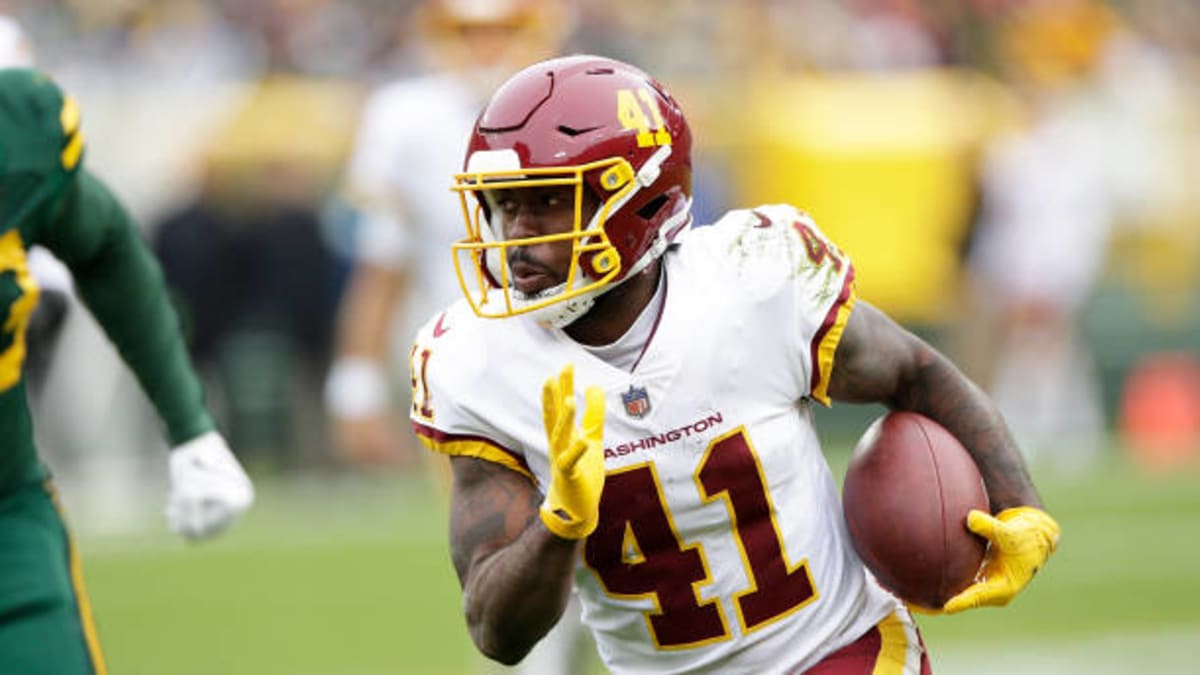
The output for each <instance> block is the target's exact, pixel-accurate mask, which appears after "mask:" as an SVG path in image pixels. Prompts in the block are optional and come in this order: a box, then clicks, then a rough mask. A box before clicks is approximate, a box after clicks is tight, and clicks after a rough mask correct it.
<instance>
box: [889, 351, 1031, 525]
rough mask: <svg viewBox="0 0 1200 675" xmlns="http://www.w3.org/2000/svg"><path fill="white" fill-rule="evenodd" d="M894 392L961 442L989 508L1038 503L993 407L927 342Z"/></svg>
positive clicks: (898, 402)
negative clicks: (903, 383) (976, 471)
mask: <svg viewBox="0 0 1200 675" xmlns="http://www.w3.org/2000/svg"><path fill="white" fill-rule="evenodd" d="M896 393H897V395H896V397H895V400H894V406H895V407H897V408H900V409H903V410H912V411H915V412H919V413H921V414H923V415H925V416H927V417H929V418H930V419H933V420H936V421H937V422H938V423H940V424H941V425H942V426H944V427H946V429H948V430H949V431H950V433H952V434H954V436H955V437H956V438H958V440H960V441H961V442H962V443H963V445H964V446H965V447H966V448H967V450H968V451H969V452H970V453H971V456H972V458H974V460H975V463H976V464H977V465H978V466H979V471H980V473H981V474H982V476H983V480H984V484H986V485H987V488H988V498H989V499H990V501H991V506H992V509H993V511H999V510H1001V509H1004V508H1007V507H1010V506H1018V505H1022V504H1027V505H1032V506H1041V501H1040V499H1039V498H1038V495H1037V492H1036V490H1035V489H1034V487H1033V483H1032V481H1031V480H1030V478H1029V474H1028V471H1027V470H1026V468H1025V462H1024V461H1023V459H1022V456H1021V453H1020V451H1019V450H1018V448H1017V445H1016V443H1015V442H1014V441H1013V438H1012V435H1011V434H1010V433H1009V431H1008V427H1007V426H1006V425H1005V423H1004V419H1003V418H1002V417H1001V416H1000V413H999V411H998V410H997V409H996V406H995V405H994V404H993V403H992V402H991V400H990V399H989V398H988V397H987V395H986V394H985V393H984V392H983V391H982V390H981V389H980V388H979V387H977V386H976V385H975V384H974V383H972V382H971V381H970V380H969V379H968V378H967V377H966V376H965V375H963V374H962V373H961V372H960V371H959V370H958V369H957V368H955V367H954V365H953V364H952V363H950V362H949V361H948V360H947V359H946V358H945V357H944V356H942V355H941V354H938V353H937V352H935V351H934V350H933V349H931V348H929V347H924V348H923V349H921V350H920V352H919V357H918V362H917V365H916V368H915V373H914V374H913V377H912V379H911V381H910V382H909V383H908V386H902V387H901V388H899V389H898V391H897V392H896Z"/></svg>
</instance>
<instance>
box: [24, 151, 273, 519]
mask: <svg viewBox="0 0 1200 675" xmlns="http://www.w3.org/2000/svg"><path fill="white" fill-rule="evenodd" d="M63 189H64V192H63V194H62V195H61V196H60V197H59V198H58V199H56V200H55V201H54V202H53V203H50V204H48V205H47V206H46V207H45V208H46V209H48V213H47V214H46V217H45V218H44V219H42V220H41V221H40V222H41V223H42V225H41V231H40V232H39V233H38V240H39V241H40V243H42V244H44V245H45V246H46V247H47V248H49V249H50V250H51V251H53V252H54V253H55V255H57V256H58V257H59V258H60V259H61V260H62V261H63V262H64V263H66V264H67V266H68V267H69V268H70V269H71V272H72V274H73V275H74V277H75V282H76V288H77V290H78V293H79V295H80V297H81V298H82V299H83V301H84V303H85V304H86V305H87V306H88V309H89V310H90V311H91V312H92V314H93V315H94V316H95V317H96V319H97V321H98V322H99V323H100V325H101V327H102V328H103V329H104V331H105V333H106V334H107V335H108V337H109V339H110V340H112V342H113V344H114V345H115V346H116V348H117V351H118V352H119V353H120V354H121V357H122V359H124V361H125V363H126V364H128V365H129V367H130V369H131V370H133V372H134V374H135V375H136V377H137V379H138V382H139V384H140V385H141V386H142V389H143V391H145V393H146V394H147V396H148V397H149V399H150V401H151V402H152V403H153V404H154V406H155V409H156V410H157V411H158V414H159V417H160V418H161V419H162V421H163V423H164V425H165V427H166V433H167V437H168V438H169V439H170V441H171V444H172V451H171V456H170V463H169V472H170V479H171V490H170V494H169V495H168V503H167V517H168V521H169V524H170V526H171V528H172V529H173V530H175V531H176V532H178V533H180V534H183V535H184V536H186V537H189V538H203V537H207V536H211V535H213V534H216V533H218V532H220V531H221V530H223V529H225V528H226V527H227V526H228V525H229V524H231V523H232V522H233V520H234V519H236V517H237V516H238V515H240V514H241V513H242V512H243V511H245V510H246V509H247V508H249V506H250V504H251V503H252V501H253V499H254V490H253V487H252V485H251V483H250V479H249V478H248V477H247V476H246V474H245V472H244V471H243V470H242V467H241V465H240V464H239V463H238V461H237V459H235V458H234V456H233V454H232V453H231V452H230V450H229V448H228V446H227V445H226V442H225V439H224V438H223V437H222V436H221V435H220V434H219V433H218V432H217V431H216V429H215V425H214V423H213V419H212V417H211V415H210V414H209V412H208V409H207V408H206V406H205V404H204V392H203V388H202V387H201V384H200V380H199V378H198V377H197V375H196V373H195V371H194V370H193V369H192V365H191V362H190V360H189V357H188V353H187V348H186V345H185V344H184V340H183V336H182V333H181V331H180V328H179V320H178V317H177V316H176V314H175V311H174V309H173V308H172V306H171V303H170V301H169V300H168V298H167V290H166V284H165V282H164V281H163V276H162V270H161V269H160V268H159V266H158V263H157V261H156V260H155V259H154V257H153V255H152V254H151V253H150V251H149V249H148V248H147V247H146V245H145V243H144V242H143V241H142V239H141V236H140V234H139V232H138V231H137V228H136V227H135V226H134V224H133V221H132V220H131V219H130V217H129V215H128V213H127V212H126V211H125V209H124V208H123V207H122V205H121V204H120V202H118V201H117V199H116V198H115V197H114V196H113V194H112V193H111V192H110V191H109V190H108V188H107V187H105V186H104V184H103V183H101V182H100V181H99V180H98V179H97V178H96V177H95V176H93V175H92V174H90V173H89V172H87V171H86V170H84V169H80V170H79V171H78V173H77V174H76V175H74V176H73V177H72V178H71V180H70V181H69V182H68V183H67V185H66V186H65V187H64V188H63Z"/></svg>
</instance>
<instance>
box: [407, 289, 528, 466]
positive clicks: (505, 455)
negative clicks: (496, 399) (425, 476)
mask: <svg viewBox="0 0 1200 675" xmlns="http://www.w3.org/2000/svg"><path fill="white" fill-rule="evenodd" d="M447 316H449V312H443V313H441V314H439V315H437V316H436V317H435V318H434V319H433V320H432V321H430V322H429V323H428V324H427V325H426V326H425V327H424V328H422V329H421V330H420V332H419V333H418V334H417V339H416V342H415V343H414V344H413V348H412V351H411V352H410V355H409V372H410V374H411V382H412V407H411V409H410V411H409V417H410V419H411V421H412V428H413V433H414V434H416V437H417V439H418V440H419V441H420V442H421V444H422V445H424V446H425V447H426V448H427V449H429V450H431V451H433V452H436V453H439V454H443V455H448V456H451V457H475V458H478V459H482V460H486V461H489V462H494V463H496V464H499V465H501V466H504V467H506V468H508V469H511V470H513V471H516V472H517V473H520V474H522V475H524V476H526V477H527V478H529V479H530V480H532V481H534V483H537V482H538V481H537V478H536V476H534V473H533V471H532V470H531V469H530V467H529V464H528V462H527V461H526V459H525V456H524V455H523V454H522V453H521V452H518V451H517V450H515V449H514V448H517V447H519V445H520V444H519V443H518V442H517V441H515V440H514V439H511V438H504V437H503V436H502V434H501V433H499V432H498V431H497V430H496V429H495V428H494V426H493V425H491V424H489V423H488V421H487V420H486V419H484V417H485V416H486V414H487V413H486V412H485V411H482V410H480V409H479V408H480V406H479V405H477V404H476V403H477V402H476V403H473V401H474V399H475V396H473V395H472V393H473V392H472V391H470V389H471V388H473V387H478V379H477V375H478V370H479V366H480V363H479V362H478V358H479V357H478V356H477V355H476V354H473V353H472V352H470V351H468V350H463V349H462V348H461V344H460V343H458V342H457V340H455V338H456V337H458V336H457V335H449V334H448V333H451V332H452V330H451V328H449V327H448V326H449V325H450V320H448V319H447Z"/></svg>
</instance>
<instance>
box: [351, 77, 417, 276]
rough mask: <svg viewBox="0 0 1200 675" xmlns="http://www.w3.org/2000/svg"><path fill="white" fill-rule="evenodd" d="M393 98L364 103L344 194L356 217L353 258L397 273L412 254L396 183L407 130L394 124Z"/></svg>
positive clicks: (382, 94) (378, 96)
mask: <svg viewBox="0 0 1200 675" xmlns="http://www.w3.org/2000/svg"><path fill="white" fill-rule="evenodd" d="M394 98H395V97H394V96H391V95H389V94H388V92H387V91H386V90H385V91H384V92H377V93H376V94H375V95H374V96H372V97H371V98H369V99H368V100H367V103H366V105H365V106H364V107H363V114H362V118H361V119H360V120H359V126H358V131H357V132H356V139H355V143H354V149H353V151H352V152H351V155H350V160H349V162H348V163H347V166H346V175H345V179H344V186H343V192H344V194H345V197H346V201H347V202H348V203H349V204H350V205H351V206H353V207H354V210H355V212H357V214H358V223H357V234H356V237H357V245H356V246H355V255H356V256H357V257H358V258H359V259H361V260H364V261H367V262H370V263H372V264H375V265H380V266H383V267H387V268H393V269H394V268H399V267H402V266H403V265H404V263H405V262H406V256H407V255H409V252H410V251H411V249H412V248H413V242H412V241H410V233H409V227H408V224H407V223H406V222H405V218H404V211H405V206H404V204H403V202H402V201H401V200H402V197H401V195H403V193H404V185H403V184H402V180H401V177H400V176H398V175H397V173H398V172H399V171H401V163H402V160H403V159H404V158H405V157H406V155H409V154H411V153H408V152H406V151H405V147H404V145H405V138H404V135H403V134H404V133H406V129H407V127H405V126H404V125H403V124H401V123H400V121H399V120H396V119H394V117H395V116H396V114H397V113H398V112H401V111H398V110H397V109H396V106H395V104H394Z"/></svg>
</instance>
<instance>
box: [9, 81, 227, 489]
mask: <svg viewBox="0 0 1200 675" xmlns="http://www.w3.org/2000/svg"><path fill="white" fill-rule="evenodd" d="M83 150H84V140H83V134H82V132H81V130H80V125H79V109H78V108H77V107H76V105H75V102H74V101H73V99H71V98H70V97H69V96H65V95H64V94H63V93H62V91H61V90H60V89H59V88H58V87H57V86H56V85H55V84H54V83H53V82H52V81H51V80H50V79H48V78H47V77H46V76H45V75H44V74H41V73H39V72H37V71H34V70H26V69H4V70H0V495H2V494H6V493H8V492H10V491H12V490H13V489H15V488H16V487H19V486H20V485H24V484H27V483H28V482H30V481H40V480H42V479H44V478H45V470H44V468H43V467H42V466H41V463H40V461H39V460H38V457H37V454H36V451H35V449H34V445H33V433H32V429H31V424H30V415H29V408H28V405H27V402H26V394H25V382H24V372H23V364H24V360H25V329H26V327H27V325H28V323H29V318H30V315H31V314H32V313H33V309H34V307H35V306H36V305H37V299H38V288H37V284H36V283H35V282H34V279H33V278H32V276H31V275H30V272H29V268H28V264H27V260H26V253H27V252H28V249H29V247H30V246H31V245H33V244H41V245H42V246H45V247H46V248H47V249H49V250H50V251H51V252H53V253H54V254H55V256H57V257H58V258H59V259H60V260H62V261H63V262H64V263H65V264H66V265H67V267H68V268H70V270H71V272H72V274H73V275H74V277H75V285H76V288H77V290H78V293H79V296H80V297H81V298H82V299H83V301H84V303H85V304H86V305H87V306H88V308H89V309H90V310H91V312H92V314H93V315H94V316H95V317H96V319H97V320H98V321H99V323H100V325H101V326H102V327H103V328H104V331H105V333H107V335H108V337H109V338H110V339H111V340H112V342H113V343H114V344H115V345H116V347H117V350H118V351H119V352H120V354H121V356H122V358H123V359H124V360H125V362H126V363H127V364H128V365H129V366H130V368H131V369H132V370H133V372H134V374H135V375H136V376H137V379H138V382H139V383H140V384H141V386H142V388H143V390H145V392H146V393H147V394H148V396H149V398H150V400H151V401H152V402H153V403H154V406H155V408H156V409H157V411H158V413H159V416H160V417H161V418H162V420H163V422H164V424H165V425H166V430H167V436H168V438H169V439H170V441H171V442H172V443H181V442H183V441H186V440H189V439H191V438H194V437H195V436H198V435H199V434H201V433H204V432H206V431H209V430H211V429H213V426H214V425H213V421H212V418H211V417H210V415H209V413H208V411H207V409H206V408H205V406H204V402H203V392H202V390H201V386H200V382H199V380H198V379H197V377H196V375H195V372H194V371H193V370H192V367H191V363H190V361H189V360H188V356H187V351H186V347H185V345H184V343H183V339H182V336H181V332H180V329H179V320H178V317H177V316H176V314H175V312H174V310H173V309H172V307H171V305H170V302H169V301H168V298H167V292H166V287H165V284H164V282H163V277H162V272H161V270H160V269H159V267H158V264H157V262H156V261H155V259H154V258H153V256H152V255H151V253H150V252H149V250H148V249H147V248H146V246H145V244H144V243H143V242H142V239H141V237H140V235H139V233H138V231H137V228H136V227H135V226H134V224H133V222H132V221H131V219H130V217H129V215H128V214H127V213H126V211H125V209H124V208H123V207H122V206H121V205H120V203H119V202H118V201H117V200H116V198H115V197H114V196H113V195H112V193H111V192H110V191H109V190H108V188H106V187H105V186H104V184H103V183H101V182H100V181H99V180H98V179H97V178H96V177H95V176H93V175H92V174H91V173H89V172H88V171H87V170H86V169H84V168H83V167H82V161H83ZM62 421H63V423H70V420H65V419H64V420H62Z"/></svg>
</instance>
